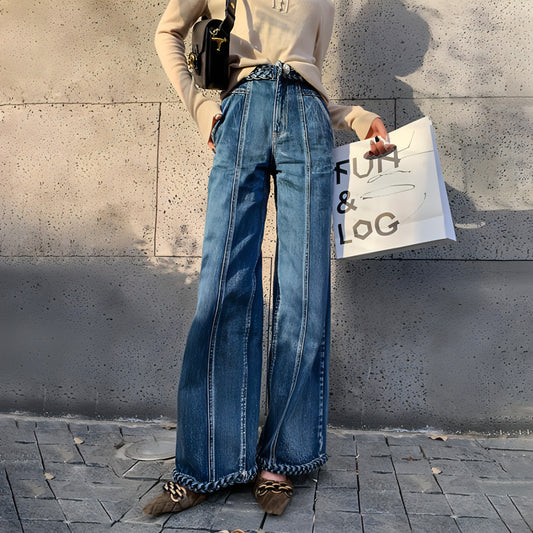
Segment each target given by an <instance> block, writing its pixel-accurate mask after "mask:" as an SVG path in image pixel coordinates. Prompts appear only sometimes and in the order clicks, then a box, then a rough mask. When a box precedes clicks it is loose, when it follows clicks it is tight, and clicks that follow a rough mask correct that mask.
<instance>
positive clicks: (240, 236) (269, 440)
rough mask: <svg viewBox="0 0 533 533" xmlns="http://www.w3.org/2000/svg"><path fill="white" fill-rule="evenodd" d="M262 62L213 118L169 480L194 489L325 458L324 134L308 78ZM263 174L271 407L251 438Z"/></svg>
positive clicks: (322, 111)
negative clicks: (269, 237) (268, 225)
mask: <svg viewBox="0 0 533 533" xmlns="http://www.w3.org/2000/svg"><path fill="white" fill-rule="evenodd" d="M268 72H270V77H271V78H272V79H253V80H246V81H245V82H244V83H242V84H240V85H238V86H237V87H236V88H235V89H234V90H233V91H231V93H230V94H229V96H227V97H226V98H225V99H224V100H223V101H222V119H221V120H220V121H219V122H218V123H217V124H216V125H215V129H214V131H213V140H214V142H215V145H216V154H215V158H214V163H213V169H212V171H211V175H210V178H209V187H208V203H207V216H206V225H205V234H204V244H203V251H202V265H201V273H200V283H199V289H198V305H197V309H196V314H195V316H194V320H193V323H192V326H191V329H190V332H189V336H188V339H187V344H186V348H185V354H184V360H183V367H182V372H181V379H180V383H179V392H178V426H177V444H176V469H175V471H174V480H175V481H176V482H178V483H180V484H181V485H183V486H185V487H188V488H190V489H192V490H195V491H197V492H214V491H216V490H218V489H220V488H223V487H226V486H228V485H232V484H235V483H244V482H248V481H250V480H251V479H253V478H254V477H255V476H256V474H257V472H258V469H264V470H269V471H271V472H276V473H280V474H289V475H290V474H293V475H294V474H304V473H307V472H309V471H312V470H314V469H316V468H318V467H319V466H321V465H322V464H323V463H324V462H325V461H326V460H327V455H326V449H325V447H326V424H327V403H328V357H329V336H330V330H329V321H330V316H329V312H330V311H329V309H330V271H329V265H330V254H329V247H330V197H331V175H332V174H331V171H332V164H331V150H332V143H333V135H332V129H331V122H330V118H329V113H328V110H327V107H326V104H325V103H324V101H323V100H322V98H321V97H320V95H319V94H318V93H317V92H316V91H315V90H314V89H313V88H311V87H310V86H309V85H307V84H306V83H305V82H303V80H299V79H298V76H295V75H294V74H295V73H294V71H291V73H289V69H288V68H287V66H283V65H281V64H277V65H275V66H270V67H268V68H267V73H268ZM289 74H291V75H289ZM252 77H253V75H252ZM271 175H272V176H273V177H274V179H273V182H274V185H275V199H276V212H277V218H276V224H277V250H276V258H275V265H274V289H273V313H272V342H271V347H270V355H269V362H268V370H267V379H268V382H267V391H268V392H267V394H268V414H267V419H266V422H265V425H264V427H263V428H262V432H261V436H260V438H259V439H258V424H259V411H260V409H259V406H260V395H261V373H262V352H263V350H262V339H263V323H262V322H263V320H262V319H263V295H262V274H261V241H262V238H263V228H264V221H265V214H266V206H267V199H268V195H269V187H270V176H271Z"/></svg>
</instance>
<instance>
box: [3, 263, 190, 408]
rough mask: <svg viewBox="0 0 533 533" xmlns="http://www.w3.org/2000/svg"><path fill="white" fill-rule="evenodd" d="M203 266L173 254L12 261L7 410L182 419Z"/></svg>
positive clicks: (7, 268)
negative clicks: (185, 366)
mask: <svg viewBox="0 0 533 533" xmlns="http://www.w3.org/2000/svg"><path fill="white" fill-rule="evenodd" d="M196 267H197V265H196V262H195V261H194V260H192V261H191V262H190V263H188V262H187V260H180V259H164V258H161V259H144V258H138V259H137V258H63V259H58V258H37V259H22V258H17V259H4V261H3V262H2V265H1V266H0V295H1V306H0V335H1V338H2V348H1V351H2V354H1V358H0V363H1V366H2V368H1V371H0V383H1V387H0V391H1V392H0V405H1V406H2V407H1V409H2V410H3V411H6V410H10V411H11V410H16V409H18V410H29V411H31V412H35V413H39V414H45V413H50V414H54V415H58V414H73V413H75V414H81V415H85V416H90V417H94V416H107V417H109V416H112V417H114V416H127V417H141V418H155V417H157V416H167V417H171V416H175V410H176V390H177V381H178V377H179V366H180V364H181V363H180V361H181V358H180V357H179V355H180V354H181V352H182V351H183V347H184V344H185V338H186V334H187V329H186V328H187V325H188V324H189V323H190V321H191V319H192V313H193V312H194V308H195V303H196V286H197V283H196V275H195V270H196Z"/></svg>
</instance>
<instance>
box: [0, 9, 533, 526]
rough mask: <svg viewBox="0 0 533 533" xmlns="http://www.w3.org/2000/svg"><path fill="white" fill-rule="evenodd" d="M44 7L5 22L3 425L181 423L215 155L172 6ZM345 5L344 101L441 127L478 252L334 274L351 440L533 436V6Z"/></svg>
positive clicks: (335, 95)
mask: <svg viewBox="0 0 533 533" xmlns="http://www.w3.org/2000/svg"><path fill="white" fill-rule="evenodd" d="M27 4H28V3H27V2H17V1H16V0H8V1H6V2H2V3H1V5H0V18H1V19H2V34H1V37H0V41H1V42H2V47H0V79H2V84H1V86H0V146H1V149H2V157H1V158H0V215H1V216H0V333H1V334H2V339H4V340H3V343H2V346H1V347H0V365H2V366H1V368H0V384H1V385H2V386H1V387H0V409H1V410H6V409H22V410H28V411H33V412H35V413H54V414H63V413H71V414H84V415H87V416H95V415H107V416H143V417H148V418H153V417H157V416H160V415H161V414H164V415H168V416H173V413H174V409H175V386H176V384H177V375H178V372H179V366H180V360H181V359H180V354H181V350H182V348H183V345H184V343H185V336H186V334H187V330H188V325H189V322H190V319H191V317H192V315H193V313H194V308H195V302H196V283H197V276H198V267H199V256H200V253H201V245H202V234H203V225H204V216H205V200H206V192H207V180H208V175H209V170H210V165H211V161H212V154H211V152H210V150H209V149H208V148H207V147H205V146H203V145H202V142H201V140H200V137H199V135H198V132H197V128H196V125H195V124H194V122H193V121H192V119H191V118H190V116H189V113H188V112H187V110H186V109H185V108H184V107H183V105H182V104H181V103H178V97H177V94H176V92H175V91H174V90H173V89H172V87H171V86H170V84H169V83H168V80H167V78H166V76H165V74H164V72H163V70H162V68H161V67H160V64H159V60H158V58H157V54H156V52H155V49H154V45H153V36H154V32H155V29H156V26H157V23H158V20H159V18H160V16H161V14H162V12H163V11H164V9H165V7H166V4H167V0H157V1H155V2H151V3H141V2H138V1H133V2H131V1H126V0H117V1H115V2H105V1H104V0H94V1H90V2H89V1H80V2H77V3H72V2H71V3H69V2H66V1H65V0H59V1H58V2H54V3H46V2H40V3H35V2H34V3H32V4H31V5H27ZM335 5H336V9H337V14H336V20H335V28H334V32H333V38H332V41H331V46H330V49H329V51H328V54H327V56H326V59H325V64H324V69H323V73H324V83H325V86H326V88H327V89H328V92H329V94H330V97H331V99H332V100H333V101H334V102H343V103H346V104H351V103H353V104H358V105H363V106H364V107H365V108H368V109H370V110H372V111H376V112H377V113H379V114H380V115H381V116H382V117H383V119H384V121H385V123H386V125H387V127H389V129H392V128H394V127H398V126H402V125H404V124H406V123H407V122H409V121H411V120H415V119H417V118H419V117H421V116H423V115H427V116H429V117H430V118H431V119H432V120H433V122H434V125H435V130H436V137H437V144H438V147H439V150H440V155H441V162H442V168H443V172H444V177H445V180H446V182H447V187H448V192H449V198H450V204H451V209H452V215H453V218H454V221H455V223H456V232H457V237H458V242H457V243H455V244H450V245H436V246H430V247H424V248H421V249H418V250H416V251H411V252H402V253H401V254H396V255H387V256H384V257H383V258H382V260H372V261H352V260H347V261H340V262H336V261H334V262H333V272H334V286H333V295H334V298H333V307H332V311H333V318H334V321H333V346H332V348H333V349H332V365H331V369H332V387H331V402H330V407H331V415H332V420H334V421H337V422H339V423H345V424H348V425H350V426H352V427H360V426H362V425H366V426H371V427H379V426H384V425H394V426H400V425H404V426H413V425H416V426H419V425H425V424H429V425H435V426H439V425H440V426H441V427H447V428H450V429H453V428H455V427H459V428H466V429H474V428H479V429H481V430H485V429H487V430H497V429H500V428H503V429H515V428H518V429H520V427H522V428H526V427H527V428H531V409H532V405H533V398H532V397H531V390H532V386H531V385H532V384H531V382H530V381H528V379H529V380H530V368H531V365H530V354H531V333H530V330H531V320H530V316H531V311H532V309H531V305H532V300H533V298H532V294H531V282H530V280H531V253H532V251H531V238H530V235H531V217H532V203H533V202H532V197H533V190H532V186H531V184H532V179H531V177H532V172H531V155H530V152H531V135H532V133H533V131H532V120H531V119H532V116H533V78H532V77H531V72H530V70H531V69H530V65H529V63H530V57H531V56H532V51H533V50H532V48H533V47H532V43H533V39H532V38H531V35H532V34H533V31H532V30H533V19H532V17H531V9H530V3H529V0H504V1H503V2H501V1H500V2H498V1H496V0H483V1H481V2H477V3H474V4H471V5H470V4H466V3H464V2H459V1H458V0H451V1H449V2H444V3H443V2H441V1H440V0H402V1H396V0H375V1H373V2H369V1H367V0H357V1H355V2H354V1H351V0H335ZM211 96H213V95H211ZM335 139H336V144H337V145H339V144H344V143H347V142H351V141H353V140H355V139H356V137H355V135H354V134H351V133H349V132H338V133H337V134H336V137H335ZM270 200H271V201H270V206H269V208H270V209H269V214H268V217H267V222H266V232H265V242H264V246H263V257H264V270H263V272H264V279H263V283H264V286H265V290H266V293H267V295H268V292H269V288H270V287H271V281H272V280H271V264H272V258H273V257H274V250H275V231H274V228H275V216H274V209H273V202H272V198H271V199H270ZM267 301H268V298H267ZM269 313H270V309H269V307H268V303H267V305H266V306H265V317H267V315H268V314H269ZM265 323H267V321H265ZM264 335H265V341H266V339H267V338H268V335H269V331H268V328H265V333H264ZM266 344H267V343H266V342H265V349H266ZM528 417H529V418H528ZM391 527H392V526H391Z"/></svg>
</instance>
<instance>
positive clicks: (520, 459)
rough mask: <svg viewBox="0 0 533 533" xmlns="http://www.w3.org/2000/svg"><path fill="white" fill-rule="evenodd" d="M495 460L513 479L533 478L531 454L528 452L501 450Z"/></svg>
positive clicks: (532, 455) (532, 456)
mask: <svg viewBox="0 0 533 533" xmlns="http://www.w3.org/2000/svg"><path fill="white" fill-rule="evenodd" d="M493 455H494V454H493ZM496 461H497V462H498V463H499V464H500V465H501V467H502V468H503V469H504V470H505V471H506V472H507V473H508V474H509V475H510V476H512V478H513V479H531V480H533V454H532V453H530V452H519V451H517V452H514V453H513V452H501V453H499V454H498V456H497V457H496Z"/></svg>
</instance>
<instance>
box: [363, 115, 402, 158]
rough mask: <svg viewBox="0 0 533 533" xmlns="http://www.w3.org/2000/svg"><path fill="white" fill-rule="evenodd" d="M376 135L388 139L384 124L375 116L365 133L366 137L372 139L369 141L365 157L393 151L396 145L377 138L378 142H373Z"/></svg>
mask: <svg viewBox="0 0 533 533" xmlns="http://www.w3.org/2000/svg"><path fill="white" fill-rule="evenodd" d="M376 137H381V138H382V139H385V140H386V141H388V140H389V134H388V133H387V128H385V124H383V121H382V120H381V119H380V118H375V119H374V120H373V121H372V124H370V129H369V130H368V133H367V134H366V137H365V138H366V139H372V140H371V141H370V151H369V152H367V153H366V154H365V157H366V158H369V157H379V156H383V155H386V154H389V153H390V152H393V151H394V150H395V149H396V145H394V144H389V143H388V142H384V141H383V140H378V142H375V138H376Z"/></svg>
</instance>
